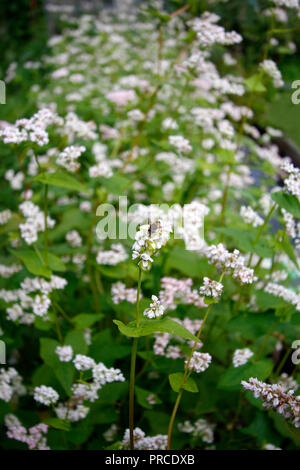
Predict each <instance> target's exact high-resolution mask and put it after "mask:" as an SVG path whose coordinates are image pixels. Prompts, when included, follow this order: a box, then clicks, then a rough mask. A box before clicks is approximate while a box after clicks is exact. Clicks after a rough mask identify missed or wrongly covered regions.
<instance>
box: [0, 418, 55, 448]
mask: <svg viewBox="0 0 300 470" xmlns="http://www.w3.org/2000/svg"><path fill="white" fill-rule="evenodd" d="M5 424H6V426H7V428H8V431H7V437H8V438H9V439H16V440H17V441H20V442H24V443H25V444H27V445H28V448H29V449H30V450H50V447H49V446H48V445H47V440H46V436H45V434H47V432H48V426H47V424H44V423H40V424H37V425H35V426H33V427H31V428H29V429H28V430H27V429H26V428H25V427H24V426H22V424H21V423H20V421H19V420H18V418H17V417H16V416H15V415H13V414H8V415H6V416H5Z"/></svg>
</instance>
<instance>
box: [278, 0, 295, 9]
mask: <svg viewBox="0 0 300 470" xmlns="http://www.w3.org/2000/svg"><path fill="white" fill-rule="evenodd" d="M272 2H273V3H275V5H277V6H279V7H286V8H295V9H296V10H299V8H300V7H299V0H272Z"/></svg>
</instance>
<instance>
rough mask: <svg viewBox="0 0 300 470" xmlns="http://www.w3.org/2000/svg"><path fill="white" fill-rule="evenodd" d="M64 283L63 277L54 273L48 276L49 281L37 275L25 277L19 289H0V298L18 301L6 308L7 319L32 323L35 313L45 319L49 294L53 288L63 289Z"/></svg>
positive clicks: (9, 301) (7, 301)
mask: <svg viewBox="0 0 300 470" xmlns="http://www.w3.org/2000/svg"><path fill="white" fill-rule="evenodd" d="M66 284H67V281H66V280H65V279H64V278H62V277H59V276H55V275H52V276H51V277H50V281H46V280H45V279H43V278H38V277H36V278H29V277H26V278H25V279H24V281H23V282H22V283H21V289H18V290H15V291H4V290H2V291H0V298H2V299H3V300H4V301H5V302H6V303H11V302H16V301H19V303H14V304H12V305H11V307H8V308H7V309H6V314H7V319H8V320H10V321H14V322H16V321H19V323H22V324H25V325H31V324H32V323H34V318H35V315H37V316H39V317H44V318H45V319H46V315H47V312H48V310H49V307H50V305H51V301H50V298H49V297H48V296H49V294H50V293H51V292H52V291H53V290H56V289H64V288H65V286H66ZM31 294H32V295H31ZM26 310H29V312H27V311H26Z"/></svg>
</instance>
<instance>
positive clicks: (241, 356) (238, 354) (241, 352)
mask: <svg viewBox="0 0 300 470" xmlns="http://www.w3.org/2000/svg"><path fill="white" fill-rule="evenodd" d="M252 356H253V352H252V351H251V349H249V348H244V349H236V350H235V351H234V354H233V358H232V362H233V366H234V367H239V366H243V365H244V364H246V363H247V362H248V360H249V359H250V357H252Z"/></svg>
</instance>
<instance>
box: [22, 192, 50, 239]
mask: <svg viewBox="0 0 300 470" xmlns="http://www.w3.org/2000/svg"><path fill="white" fill-rule="evenodd" d="M19 209H20V210H21V212H22V214H23V216H24V217H25V218H26V222H25V223H22V224H20V225H19V228H20V231H21V237H22V238H23V239H24V240H25V242H26V243H27V244H28V245H32V243H34V242H36V241H37V239H38V233H39V232H44V230H45V217H44V213H43V212H42V211H41V210H40V208H39V207H38V206H36V205H35V204H33V202H31V201H25V202H22V204H20V206H19ZM54 225H55V220H53V219H51V218H50V217H49V216H48V217H47V227H48V228H53V227H54Z"/></svg>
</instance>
